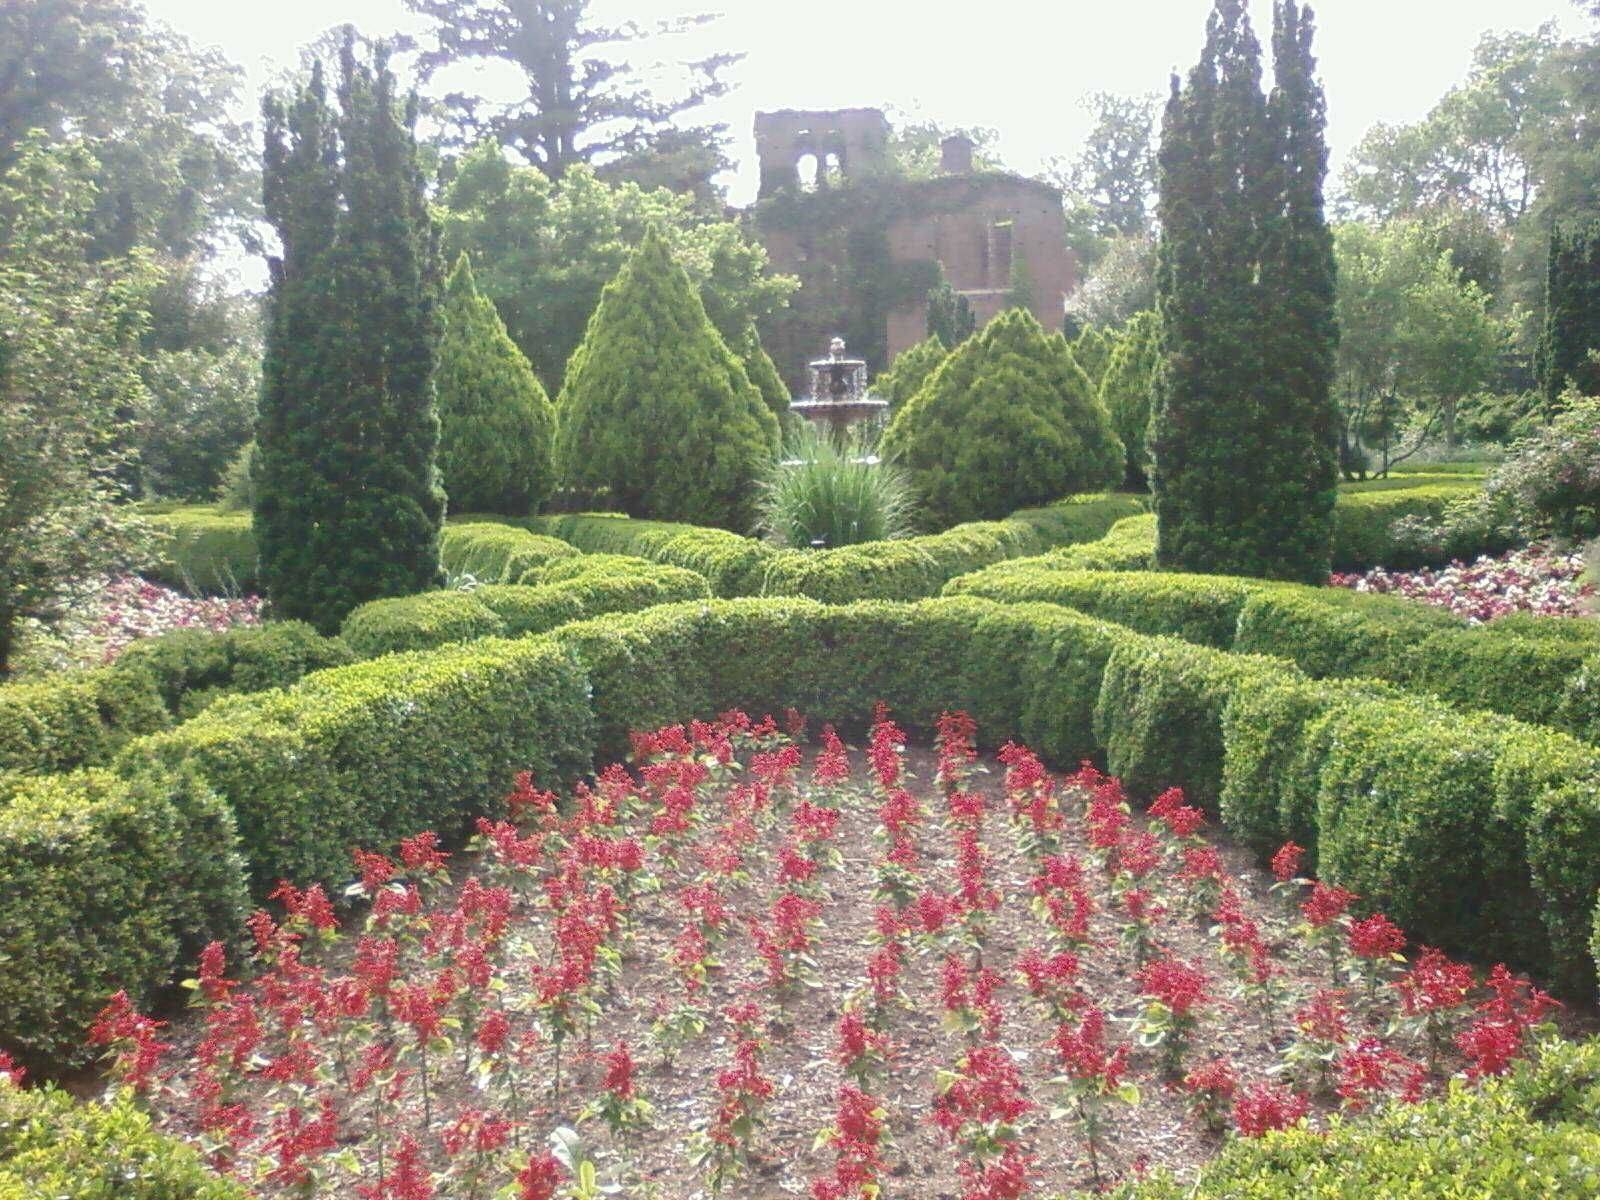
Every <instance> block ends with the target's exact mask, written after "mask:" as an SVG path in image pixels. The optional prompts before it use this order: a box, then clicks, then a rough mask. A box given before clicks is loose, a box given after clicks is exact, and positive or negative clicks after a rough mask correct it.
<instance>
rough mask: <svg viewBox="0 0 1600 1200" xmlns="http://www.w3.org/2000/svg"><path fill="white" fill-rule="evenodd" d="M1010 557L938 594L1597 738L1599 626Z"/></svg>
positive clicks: (1284, 586)
mask: <svg viewBox="0 0 1600 1200" xmlns="http://www.w3.org/2000/svg"><path fill="white" fill-rule="evenodd" d="M1058 561H1059V560H1058V558H1057V557H1056V556H1054V555H1044V556H1042V557H1040V558H1036V559H1020V560H1017V561H1015V562H1010V563H1004V564H1001V565H1000V566H998V567H992V568H990V569H988V570H986V571H979V572H976V573H975V574H972V575H968V576H964V577H962V578H960V579H956V580H953V581H951V583H950V584H948V585H947V586H946V588H945V594H946V595H952V596H956V595H964V596H982V597H985V598H987V599H992V600H1000V601H1004V602H1007V603H1020V602H1046V603H1052V604H1062V605H1066V606H1067V607H1069V608H1073V609H1076V610H1078V611H1080V612H1085V613H1088V614H1090V615H1093V616H1097V617H1101V618H1103V619H1105V620H1110V621H1116V622H1118V623H1120V624H1123V625H1127V626H1128V627H1130V628H1132V629H1136V630H1138V631H1139V632H1141V633H1146V634H1151V635H1162V636H1173V637H1179V638H1182V639H1184V640H1185V641H1189V642H1193V643H1195V644H1197V645H1201V646H1210V647H1213V648H1216V649H1222V650H1230V651H1233V652H1235V653H1248V654H1275V655H1281V656H1283V657H1285V658H1288V659H1290V660H1292V661H1293V662H1294V663H1295V664H1296V665H1297V666H1299V667H1300V668H1301V669H1302V670H1303V671H1305V673H1306V674H1308V675H1310V676H1312V677H1314V678H1346V677H1361V676H1367V677H1372V678H1377V679H1385V680H1388V681H1390V682H1392V683H1395V684H1398V685H1400V686H1402V687H1404V688H1406V689H1408V690H1410V691H1414V692H1419V693H1425V694H1432V695H1435V696H1438V697H1439V698H1440V699H1443V700H1446V701H1449V702H1450V703H1453V704H1457V705H1460V706H1462V707H1464V708H1481V709H1487V710H1489V711H1492V712H1499V713H1503V714H1504V715H1506V716H1512V717H1516V718H1517V719H1518V720H1521V721H1526V722H1528V723H1529V724H1533V725H1549V726H1551V727H1553V728H1557V729H1561V730H1564V731H1565V732H1568V733H1571V734H1573V735H1575V736H1578V737H1584V738H1587V739H1589V740H1591V741H1593V740H1600V738H1597V734H1600V688H1597V686H1596V683H1595V681H1596V680H1600V622H1590V621H1583V620H1573V619H1567V618H1550V617H1546V618H1538V619H1537V620H1538V621H1540V622H1542V623H1543V625H1544V626H1546V627H1549V626H1555V627H1556V628H1541V627H1540V626H1539V625H1537V624H1535V623H1534V621H1535V619H1534V618H1529V619H1525V620H1509V619H1508V621H1507V622H1506V623H1505V624H1504V625H1502V624H1501V623H1500V622H1498V621H1496V622H1491V623H1490V624H1487V625H1480V626H1468V625H1466V624H1464V623H1463V622H1462V621H1461V620H1460V619H1459V618H1457V617H1455V616H1453V615H1452V614H1450V613H1449V612H1448V611H1447V610H1445V609H1440V608H1434V607H1430V606H1428V605H1424V604H1419V603H1416V602H1414V601H1408V600H1403V599H1400V598H1398V597H1394V596H1382V595H1372V594H1368V593H1364V592H1354V591H1349V590H1346V589H1342V588H1312V587H1306V586H1304V585H1302V584H1291V583H1276V582H1272V581H1269V580H1260V579H1246V578H1242V577H1236V576H1226V575H1190V574H1168V573H1165V572H1158V571H1144V572H1104V571H1073V570H1061V569H1057V567H1056V564H1057V562H1058Z"/></svg>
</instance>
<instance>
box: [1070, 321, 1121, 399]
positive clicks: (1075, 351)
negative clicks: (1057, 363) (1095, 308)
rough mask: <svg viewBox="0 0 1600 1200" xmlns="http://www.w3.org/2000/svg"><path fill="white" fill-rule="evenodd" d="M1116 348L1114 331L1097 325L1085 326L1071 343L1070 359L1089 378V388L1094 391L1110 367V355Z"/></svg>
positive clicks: (1097, 388)
mask: <svg viewBox="0 0 1600 1200" xmlns="http://www.w3.org/2000/svg"><path fill="white" fill-rule="evenodd" d="M1116 348H1117V334H1116V331H1115V330H1112V329H1107V328H1104V327H1102V326H1099V325H1085V326H1084V327H1083V330H1082V332H1080V333H1079V334H1078V336H1077V338H1076V340H1074V341H1073V343H1072V357H1073V358H1074V359H1076V360H1077V363H1078V365H1079V366H1080V367H1082V368H1083V373H1084V374H1085V375H1087V376H1088V377H1089V386H1091V387H1093V388H1094V389H1095V390H1096V391H1098V390H1099V388H1100V384H1101V382H1102V381H1103V380H1104V379H1105V377H1106V368H1107V367H1109V366H1110V365H1111V355H1112V354H1113V353H1114V352H1115V350H1116Z"/></svg>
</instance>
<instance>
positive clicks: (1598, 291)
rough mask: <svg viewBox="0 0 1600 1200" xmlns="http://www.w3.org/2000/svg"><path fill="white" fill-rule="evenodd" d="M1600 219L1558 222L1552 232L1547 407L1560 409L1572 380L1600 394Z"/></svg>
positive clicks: (1544, 348)
mask: <svg viewBox="0 0 1600 1200" xmlns="http://www.w3.org/2000/svg"><path fill="white" fill-rule="evenodd" d="M1596 350H1600V222H1589V223H1587V224H1566V223H1561V222H1557V223H1556V225H1555V226H1554V227H1553V228H1552V229H1551V230H1550V259H1549V266H1548V268H1547V273H1546V275H1545V324H1544V336H1543V338H1542V339H1541V341H1540V345H1539V383H1540V387H1541V388H1542V390H1543V391H1544V399H1545V407H1546V410H1547V411H1548V412H1549V413H1551V414H1554V413H1555V412H1556V411H1557V410H1558V409H1559V408H1560V407H1561V395H1562V393H1563V392H1565V391H1566V390H1567V386H1568V385H1569V384H1570V385H1572V386H1574V387H1576V388H1577V389H1578V391H1579V392H1581V393H1583V394H1584V395H1586V396H1600V363H1596V362H1595V361H1594V360H1592V359H1591V358H1590V357H1589V355H1590V352H1591V351H1596Z"/></svg>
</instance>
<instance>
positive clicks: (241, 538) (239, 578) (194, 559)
mask: <svg viewBox="0 0 1600 1200" xmlns="http://www.w3.org/2000/svg"><path fill="white" fill-rule="evenodd" d="M145 519H146V521H147V522H148V523H149V524H150V525H151V527H152V528H154V529H155V530H156V532H158V533H161V534H165V535H166V537H167V540H166V541H165V542H164V543H163V544H162V546H161V547H160V548H159V555H158V557H157V559H156V562H155V564H154V565H153V566H152V567H150V568H149V569H148V570H147V571H146V572H145V574H146V575H148V576H149V577H150V578H151V579H154V580H156V581H157V582H158V583H164V584H167V585H168V586H169V587H175V588H182V589H183V590H185V591H192V592H202V593H205V594H208V595H210V594H217V593H222V594H226V595H237V594H240V593H243V592H254V591H259V590H260V587H261V577H260V573H259V570H258V567H257V563H256V535H255V530H254V529H253V528H252V526H251V517H250V514H249V513H248V512H221V511H219V510H218V509H215V508H211V507H208V506H195V507H190V508H174V509H171V510H169V511H167V512H162V513H154V514H151V515H149V516H148V517H146V518H145Z"/></svg>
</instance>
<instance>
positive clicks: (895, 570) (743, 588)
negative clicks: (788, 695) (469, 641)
mask: <svg viewBox="0 0 1600 1200" xmlns="http://www.w3.org/2000/svg"><path fill="white" fill-rule="evenodd" d="M1143 511H1144V502H1143V500H1141V499H1140V498H1139V497H1137V496H1130V495H1122V494H1115V493H1109V494H1103V495H1102V494H1096V495H1087V496H1074V497H1072V498H1070V499H1067V500H1063V501H1061V502H1060V503H1059V504H1053V505H1049V506H1048V507H1045V508H1030V509H1023V510H1021V511H1019V512H1016V513H1013V514H1012V515H1011V516H1009V517H1007V518H1006V519H1005V520H1004V521H978V522H972V523H969V524H965V525H957V526H955V527H954V528H951V529H947V530H945V531H944V532H943V533H935V534H929V535H927V536H925V537H915V538H907V539H905V540H904V541H894V542H865V543H862V544H860V545H856V546H841V547H839V548H837V549H834V550H811V551H806V550H777V549H774V548H773V547H771V546H768V545H765V544H763V543H761V542H756V541H752V540H751V539H749V538H744V537H740V536H739V535H737V534H733V533H728V532H727V531H726V530H721V529H702V528H698V527H696V526H693V525H672V524H667V523H665V522H660V521H636V520H630V519H628V518H626V517H619V516H609V515H577V516H558V517H541V518H537V520H536V523H535V524H536V527H537V528H539V529H542V530H544V531H546V532H548V533H551V534H553V535H554V536H556V537H558V538H561V539H562V540H564V541H567V542H570V543H571V544H572V545H574V546H576V547H577V548H578V549H579V550H582V551H584V552H585V553H588V554H621V555H634V556H639V557H643V558H648V559H651V560H653V561H656V562H662V563H670V564H672V565H674V566H679V567H686V568H688V569H689V570H691V571H696V572H698V573H699V574H701V575H704V576H705V577H706V580H707V581H708V582H709V583H710V584H711V590H712V591H713V593H715V594H716V595H718V596H723V597H736V596H810V597H811V598H813V599H816V600H825V601H827V602H829V603H833V604H845V603H850V602H852V601H855V600H919V599H922V598H923V597H925V596H932V595H935V594H936V593H937V592H938V591H939V589H940V588H941V587H943V586H944V585H945V583H946V582H948V581H949V580H951V579H954V578H956V577H957V576H959V575H964V574H966V573H968V572H970V571H975V570H977V569H979V568H980V567H984V566H987V565H989V564H991V563H997V562H1003V561H1005V560H1007V559H1012V558H1019V557H1021V556H1023V555H1029V554H1037V553H1038V552H1040V551H1041V550H1045V549H1048V548H1049V547H1051V546H1061V545H1068V544H1071V543H1075V542H1086V541H1093V540H1095V539H1097V538H1100V537H1102V536H1104V535H1105V534H1106V533H1107V531H1109V530H1111V529H1112V528H1113V527H1114V526H1115V525H1116V524H1117V523H1118V522H1119V521H1121V520H1123V519H1124V518H1126V517H1129V516H1131V515H1134V514H1139V513H1142V512H1143Z"/></svg>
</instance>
